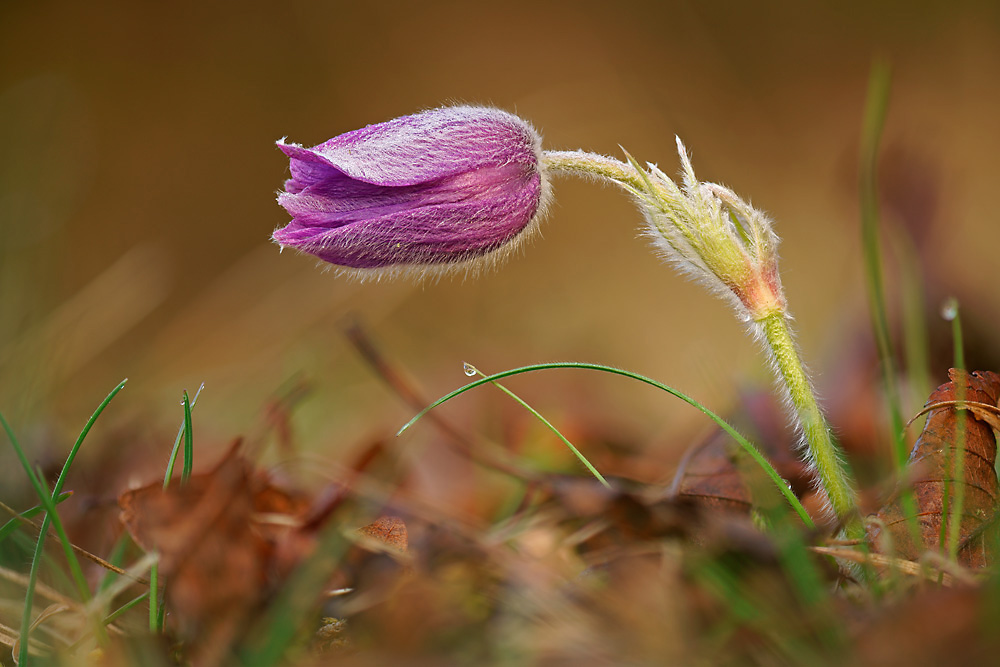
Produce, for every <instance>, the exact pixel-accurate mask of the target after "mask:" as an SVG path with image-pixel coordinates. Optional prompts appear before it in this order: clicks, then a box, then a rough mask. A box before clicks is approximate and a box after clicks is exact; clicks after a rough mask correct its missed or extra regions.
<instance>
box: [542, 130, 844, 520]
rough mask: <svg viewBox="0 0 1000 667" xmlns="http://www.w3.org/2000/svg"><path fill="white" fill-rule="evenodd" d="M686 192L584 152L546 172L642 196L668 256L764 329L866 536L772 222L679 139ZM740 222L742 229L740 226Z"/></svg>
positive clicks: (816, 453)
mask: <svg viewBox="0 0 1000 667" xmlns="http://www.w3.org/2000/svg"><path fill="white" fill-rule="evenodd" d="M677 142H678V143H677V146H678V152H679V154H680V156H681V162H682V166H683V187H681V186H678V185H677V184H675V183H674V182H673V181H672V180H671V179H670V178H669V177H667V176H666V175H664V174H663V173H662V172H661V171H659V170H658V169H657V168H656V167H654V166H652V165H651V166H650V167H649V171H646V170H644V169H643V168H642V167H640V166H639V164H638V163H636V162H635V161H634V160H632V158H631V157H629V163H624V162H620V161H618V160H616V159H614V158H609V157H606V156H604V155H598V154H595V153H586V152H584V151H548V152H545V153H544V154H543V167H544V168H545V169H547V170H549V171H562V172H568V173H573V174H578V175H586V176H591V177H596V178H600V179H604V180H608V181H611V182H612V183H615V184H616V185H618V186H620V187H622V188H623V189H624V190H626V191H627V192H629V193H630V194H631V195H632V196H634V197H636V199H637V200H638V202H639V204H640V208H642V209H643V211H644V215H645V216H646V218H647V220H648V221H649V223H650V226H651V229H652V230H653V231H654V234H653V235H652V236H654V237H657V238H658V239H662V241H663V242H664V243H665V244H666V250H667V252H666V253H665V254H666V255H667V257H668V258H669V259H671V260H673V261H675V262H676V263H677V264H678V265H679V266H680V267H681V269H682V270H684V271H686V272H688V273H690V274H691V275H694V276H695V277H697V278H699V279H701V280H702V281H703V282H705V283H706V284H707V285H708V286H709V288H710V289H712V290H713V291H715V292H717V293H719V294H723V295H729V297H730V300H731V303H732V304H733V305H734V306H736V311H737V315H738V316H740V318H741V319H743V320H744V321H753V322H754V323H755V326H756V327H759V330H760V332H761V333H762V335H763V337H764V339H765V340H766V341H767V346H768V348H769V350H770V352H771V353H772V358H773V359H774V364H775V369H776V371H777V373H778V376H779V379H780V380H781V383H782V384H783V385H784V386H785V387H786V390H787V391H788V396H789V397H790V398H791V402H792V405H793V406H794V409H795V411H794V417H795V419H796V421H797V422H798V424H799V426H800V427H801V429H802V435H803V438H804V439H805V444H806V452H805V458H806V460H807V461H808V462H810V463H811V464H813V465H814V466H815V470H816V473H817V475H818V476H819V481H820V485H821V486H822V488H823V490H824V491H825V492H826V495H827V497H828V498H829V502H830V507H831V509H832V510H833V512H834V514H836V516H837V518H838V519H839V520H840V521H842V522H844V523H845V525H846V527H847V531H846V532H847V534H848V536H850V537H860V536H862V535H863V526H862V524H861V522H859V521H858V512H857V506H856V494H855V491H854V488H853V483H852V481H851V480H852V476H851V474H850V472H849V471H848V468H847V465H846V463H845V462H844V460H843V457H842V456H841V453H840V450H839V449H838V447H837V445H836V444H835V443H834V441H833V438H832V436H831V434H830V429H829V427H828V426H827V423H826V419H825V418H824V417H823V413H822V412H821V411H820V408H819V403H817V401H816V396H815V394H814V393H813V389H812V385H811V384H810V382H809V378H808V376H807V375H806V372H805V369H804V368H803V366H802V362H801V360H800V359H799V354H798V351H797V350H796V349H795V343H794V341H793V340H792V333H791V330H790V329H789V326H788V316H787V311H786V309H785V299H784V294H783V292H782V289H781V281H780V278H779V277H778V272H777V255H776V253H775V247H776V246H777V244H778V238H777V236H776V235H775V234H774V232H773V230H772V228H771V223H770V221H769V220H768V219H767V217H766V216H764V215H763V214H761V213H759V212H758V211H756V210H754V209H753V208H751V207H750V206H749V205H747V204H745V203H744V202H743V201H742V200H741V199H740V198H739V197H737V195H736V194H735V193H733V192H731V191H730V190H728V189H726V188H724V187H722V186H719V185H715V184H711V183H701V182H699V181H698V180H697V179H696V177H695V175H694V170H693V169H692V167H691V163H690V160H689V159H688V156H687V152H686V149H685V148H684V145H683V144H682V143H681V142H680V139H678V140H677ZM734 220H735V221H738V222H739V224H734Z"/></svg>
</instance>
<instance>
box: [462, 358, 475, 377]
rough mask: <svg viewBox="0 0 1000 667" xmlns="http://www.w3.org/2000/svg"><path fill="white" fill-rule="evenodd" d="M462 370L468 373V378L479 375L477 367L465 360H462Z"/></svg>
mask: <svg viewBox="0 0 1000 667" xmlns="http://www.w3.org/2000/svg"><path fill="white" fill-rule="evenodd" d="M462 370H463V371H465V374H466V375H468V376H469V377H470V378H471V377H473V376H475V375H479V369H478V368H476V367H475V366H473V365H472V364H470V363H469V362H467V361H465V362H462Z"/></svg>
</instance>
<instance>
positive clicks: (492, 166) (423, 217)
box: [272, 106, 549, 272]
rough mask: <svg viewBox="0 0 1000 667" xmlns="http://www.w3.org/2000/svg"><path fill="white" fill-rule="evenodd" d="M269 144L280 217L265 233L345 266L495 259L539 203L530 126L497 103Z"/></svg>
mask: <svg viewBox="0 0 1000 667" xmlns="http://www.w3.org/2000/svg"><path fill="white" fill-rule="evenodd" d="M278 147H279V148H280V149H281V150H282V151H283V152H284V153H285V155H287V156H288V157H289V158H290V168H291V178H290V179H288V180H287V181H286V182H285V191H284V192H282V193H280V194H279V196H278V203H280V204H281V205H282V206H283V207H284V208H285V210H287V211H288V213H289V214H290V215H291V216H292V221H291V222H290V223H288V225H286V226H285V227H283V228H280V229H278V230H276V231H275V232H274V234H273V235H272V238H273V239H274V241H276V242H277V243H278V244H280V245H281V246H282V247H283V248H284V247H291V248H295V249H296V250H300V251H302V252H306V253H309V254H311V255H315V256H316V257H319V258H320V259H322V260H324V261H326V262H330V263H331V264H335V265H337V266H340V267H345V268H348V269H359V270H364V269H388V270H390V272H391V271H398V270H400V269H403V270H405V269H418V270H420V271H423V270H425V269H428V268H430V269H434V268H439V269H440V268H444V269H448V268H455V267H456V266H466V265H467V264H468V262H469V261H470V260H482V259H486V260H492V259H495V258H496V257H497V256H498V255H501V254H504V253H506V252H508V251H509V250H510V249H512V248H513V247H516V245H517V244H518V243H520V242H521V241H522V240H523V239H524V238H525V237H527V236H528V235H529V234H530V232H531V230H532V229H533V228H534V227H536V226H537V223H538V220H539V219H540V217H541V214H542V213H543V212H544V209H545V207H546V204H547V202H548V191H549V184H548V181H547V178H546V175H545V173H544V170H543V169H542V167H541V164H542V160H541V155H542V153H541V139H540V137H539V136H538V133H537V132H535V130H534V129H533V128H532V127H531V125H530V124H528V123H527V122H526V121H524V120H522V119H521V118H518V117H517V116H515V115H513V114H510V113H507V112H505V111H500V110H499V109H493V108H488V107H474V106H457V107H443V108H440V109H433V110H430V111H425V112H423V113H418V114H414V115H412V116H404V117H402V118H396V119H394V120H391V121H388V122H385V123H378V124H376V125H369V126H368V127H365V128H362V129H360V130H355V131H353V132H348V133H346V134H342V135H340V136H338V137H334V138H333V139H330V140H329V141H327V142H325V143H322V144H320V145H318V146H314V147H312V148H303V147H302V146H298V145H295V144H286V143H285V142H284V141H283V140H282V141H279V142H278Z"/></svg>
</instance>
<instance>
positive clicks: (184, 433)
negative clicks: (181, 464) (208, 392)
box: [163, 382, 205, 489]
mask: <svg viewBox="0 0 1000 667" xmlns="http://www.w3.org/2000/svg"><path fill="white" fill-rule="evenodd" d="M204 388H205V383H204V382H202V383H201V386H199V387H198V391H196V392H194V398H193V399H191V400H190V401H188V402H186V404H185V408H184V421H182V422H181V425H180V427H179V428H178V429H177V437H176V438H174V446H173V447H172V448H171V450H170V457H169V458H168V459H167V470H166V472H165V473H164V475H163V488H164V489H165V488H167V487H168V486H170V478H171V477H173V474H174V463H175V462H176V461H177V454H178V452H180V447H181V438H184V452H185V456H187V447H188V436H189V432H188V428H189V427H190V426H191V410H193V409H194V406H195V405H197V404H198V397H199V396H201V390H202V389H204ZM184 397H185V398H187V391H185V392H184ZM192 458H193V453H192ZM182 478H183V472H182Z"/></svg>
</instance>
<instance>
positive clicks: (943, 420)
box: [868, 369, 1000, 568]
mask: <svg viewBox="0 0 1000 667" xmlns="http://www.w3.org/2000/svg"><path fill="white" fill-rule="evenodd" d="M949 375H950V376H951V380H952V381H951V382H947V383H945V384H943V385H941V386H940V387H938V388H937V389H936V390H935V391H934V392H933V393H932V394H931V396H930V398H929V399H928V402H927V404H928V407H930V408H931V409H930V410H929V412H928V417H927V423H926V424H925V426H924V430H923V432H922V433H921V434H920V438H919V439H918V440H917V442H916V444H915V445H914V447H913V451H912V452H911V453H910V463H909V465H910V472H911V473H912V474H911V475H910V477H911V479H912V480H913V481H912V485H913V498H914V502H915V504H916V510H917V512H916V517H915V522H916V531H913V530H911V528H910V525H909V523H908V520H907V517H906V514H905V512H904V508H903V506H902V502H901V500H900V498H899V497H898V496H897V497H896V498H894V499H892V500H891V501H890V502H888V503H886V504H885V505H884V506H883V507H882V508H881V509H880V510H879V511H878V512H877V513H875V514H874V515H872V517H873V518H874V519H876V521H870V522H869V526H868V542H869V544H870V546H871V548H872V550H873V551H875V552H876V553H883V552H884V551H889V552H890V553H889V554H888V555H891V556H895V557H899V558H903V559H906V560H913V561H917V560H919V559H920V556H921V554H923V553H924V552H926V551H928V550H937V549H939V545H940V544H941V535H942V522H943V521H946V520H947V519H946V518H945V517H943V513H944V503H945V487H946V486H949V487H950V488H951V494H952V495H954V489H955V488H957V487H958V485H959V484H961V485H963V486H964V491H965V504H964V508H963V512H962V516H961V523H960V527H959V536H960V548H959V551H958V562H959V563H961V564H962V565H964V566H966V567H969V568H981V567H985V566H986V565H988V564H989V563H990V562H991V560H992V556H993V554H991V553H990V552H989V549H988V545H987V543H986V541H985V540H984V539H983V537H982V535H981V531H982V529H983V528H984V527H985V526H986V524H987V523H988V522H989V521H990V520H992V518H993V515H994V513H995V512H996V505H997V500H998V498H1000V485H998V483H997V475H996V471H995V469H994V464H995V462H996V453H997V445H996V439H995V436H994V433H993V427H992V425H991V423H992V421H993V420H992V417H993V416H995V415H993V413H992V412H991V411H986V410H967V409H961V408H960V407H959V405H965V402H971V403H978V404H984V405H998V402H1000V375H997V374H996V373H991V372H984V371H976V372H973V373H967V372H965V371H961V370H956V369H952V370H951V371H950V372H949ZM956 388H958V390H956ZM986 415H990V417H989V418H986V419H984V417H985V416H986ZM960 432H962V433H963V435H962V436H961V437H962V439H963V441H964V449H965V453H964V479H963V481H961V482H959V481H958V480H955V479H952V477H953V474H952V473H951V472H950V468H951V466H952V462H953V461H954V460H955V459H954V457H955V456H956V449H957V444H956V443H957V441H958V433H960ZM914 532H916V533H917V535H914V534H913V533H914ZM915 538H918V539H915Z"/></svg>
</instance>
